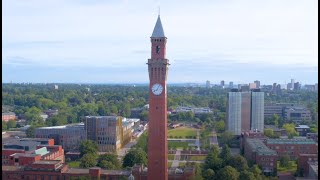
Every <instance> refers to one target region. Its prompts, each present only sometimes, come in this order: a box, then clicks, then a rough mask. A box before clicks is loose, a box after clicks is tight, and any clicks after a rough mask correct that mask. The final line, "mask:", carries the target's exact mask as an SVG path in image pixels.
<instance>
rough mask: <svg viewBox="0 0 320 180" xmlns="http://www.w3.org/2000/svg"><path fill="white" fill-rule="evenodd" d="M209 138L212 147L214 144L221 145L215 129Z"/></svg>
mask: <svg viewBox="0 0 320 180" xmlns="http://www.w3.org/2000/svg"><path fill="white" fill-rule="evenodd" d="M209 140H210V147H212V146H213V145H217V146H218V147H219V142H218V138H217V133H216V131H215V130H212V132H211V136H210V138H209Z"/></svg>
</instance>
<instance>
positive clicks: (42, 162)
mask: <svg viewBox="0 0 320 180" xmlns="http://www.w3.org/2000/svg"><path fill="white" fill-rule="evenodd" d="M60 162H61V161H60V160H50V161H46V160H40V161H36V162H34V163H33V164H58V163H60Z"/></svg>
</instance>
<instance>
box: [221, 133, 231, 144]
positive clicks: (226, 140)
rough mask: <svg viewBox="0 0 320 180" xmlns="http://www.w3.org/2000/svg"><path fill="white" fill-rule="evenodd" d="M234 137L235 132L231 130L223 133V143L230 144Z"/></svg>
mask: <svg viewBox="0 0 320 180" xmlns="http://www.w3.org/2000/svg"><path fill="white" fill-rule="evenodd" d="M232 139H233V134H232V132H230V131H225V132H223V133H222V134H221V143H222V144H228V145H230V142H231V140H232Z"/></svg>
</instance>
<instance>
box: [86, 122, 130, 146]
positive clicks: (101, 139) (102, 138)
mask: <svg viewBox="0 0 320 180" xmlns="http://www.w3.org/2000/svg"><path fill="white" fill-rule="evenodd" d="M125 124H126V125H125V126H123V125H122V117H121V116H86V117H85V122H84V127H85V132H86V136H87V140H92V141H95V142H97V144H98V149H99V151H100V152H115V151H117V150H119V149H120V148H122V147H123V146H124V145H125V143H127V142H130V140H131V135H128V134H131V133H132V131H131V130H132V129H131V128H129V127H128V126H127V125H128V124H127V123H125Z"/></svg>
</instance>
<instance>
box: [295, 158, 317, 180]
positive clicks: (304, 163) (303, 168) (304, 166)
mask: <svg viewBox="0 0 320 180" xmlns="http://www.w3.org/2000/svg"><path fill="white" fill-rule="evenodd" d="M309 162H318V154H299V156H298V162H297V171H298V175H299V176H303V177H309V169H310V165H309Z"/></svg>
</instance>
